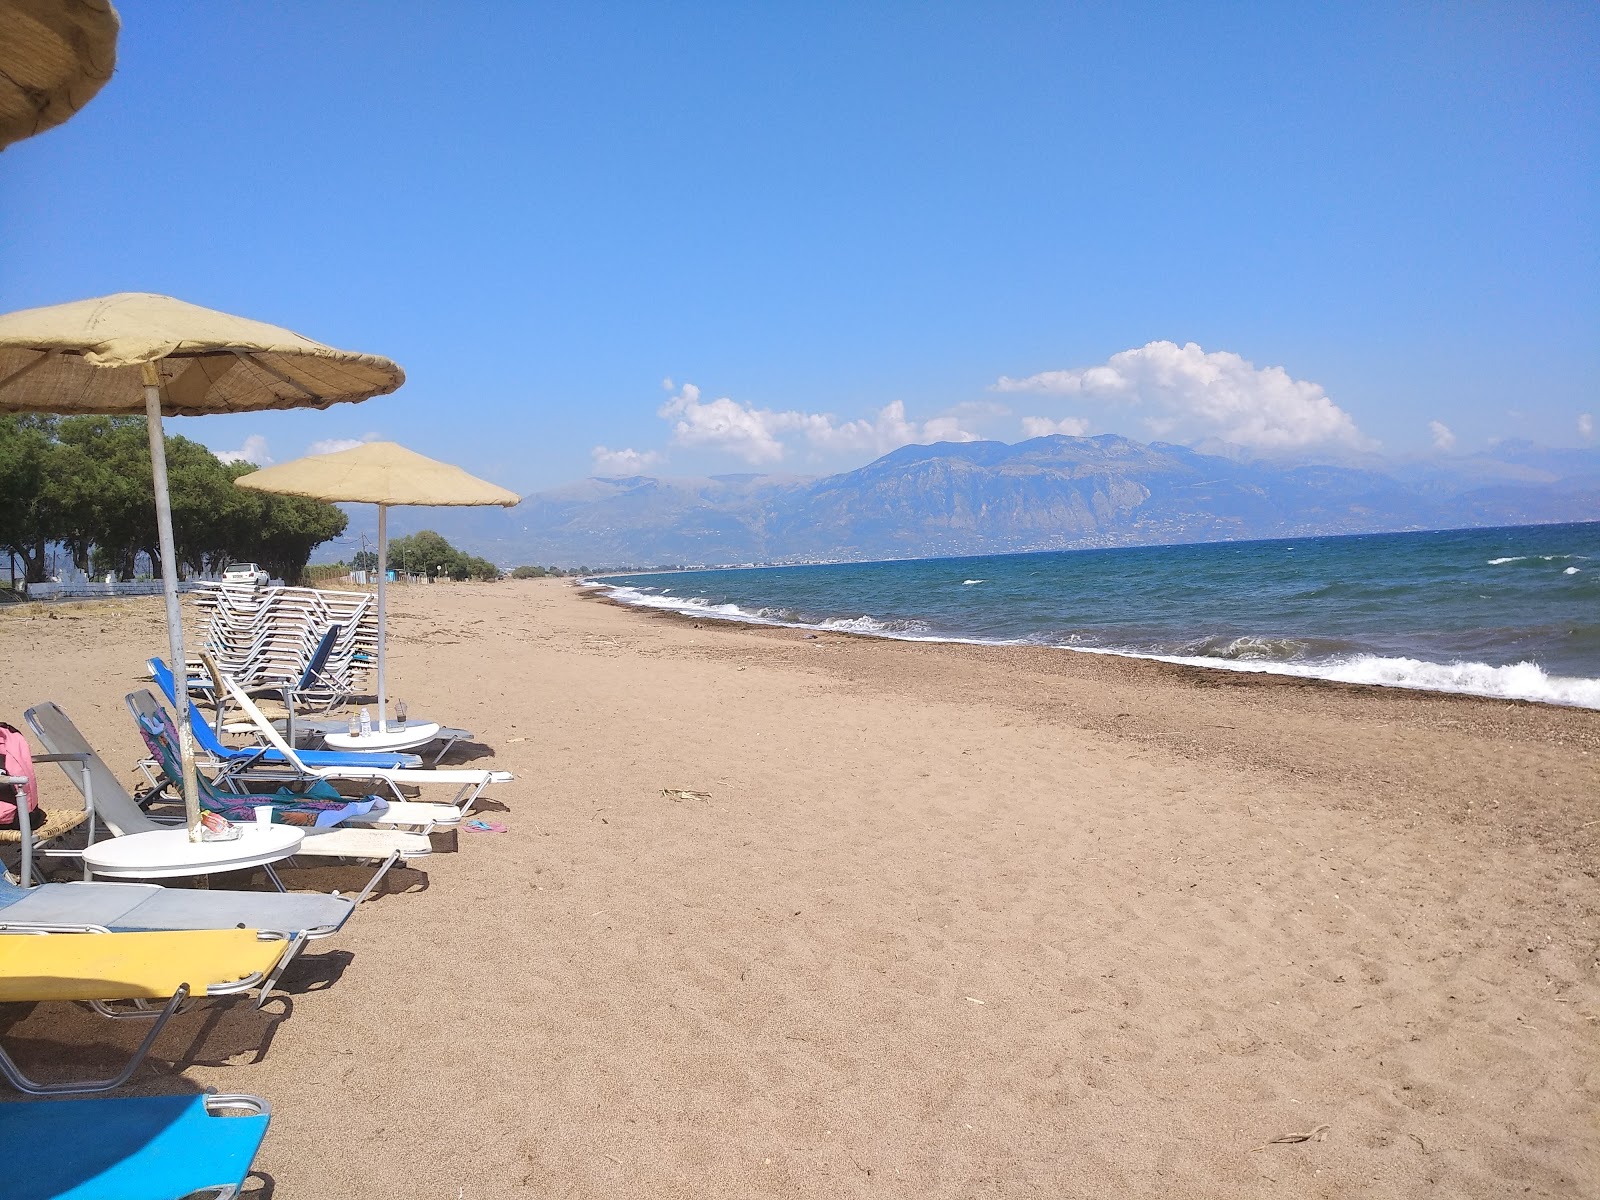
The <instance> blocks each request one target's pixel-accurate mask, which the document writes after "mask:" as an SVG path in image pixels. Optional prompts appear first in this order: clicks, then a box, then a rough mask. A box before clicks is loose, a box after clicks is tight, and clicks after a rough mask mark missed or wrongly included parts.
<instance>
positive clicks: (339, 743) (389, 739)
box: [322, 721, 439, 751]
mask: <svg viewBox="0 0 1600 1200" xmlns="http://www.w3.org/2000/svg"><path fill="white" fill-rule="evenodd" d="M438 736H439V723H438V722H437V721H407V722H406V723H405V724H404V725H399V726H395V725H391V726H389V728H388V729H374V730H373V731H372V732H371V733H357V734H351V733H349V732H348V731H347V732H345V733H325V734H323V735H322V743H323V745H325V746H327V747H328V749H330V750H356V751H361V750H377V751H386V750H387V751H393V750H414V749H415V748H416V747H418V746H426V745H427V744H428V743H429V742H431V741H433V740H434V738H436V737H438Z"/></svg>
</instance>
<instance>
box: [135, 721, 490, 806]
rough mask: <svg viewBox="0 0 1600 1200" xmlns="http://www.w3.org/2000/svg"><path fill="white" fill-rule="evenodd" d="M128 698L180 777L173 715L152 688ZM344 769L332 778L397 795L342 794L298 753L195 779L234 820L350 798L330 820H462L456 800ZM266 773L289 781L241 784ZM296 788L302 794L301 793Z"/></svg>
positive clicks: (159, 759) (147, 735) (170, 775)
mask: <svg viewBox="0 0 1600 1200" xmlns="http://www.w3.org/2000/svg"><path fill="white" fill-rule="evenodd" d="M127 702H128V710H129V711H130V712H132V713H133V719H134V720H135V721H137V722H138V723H139V732H140V733H141V734H142V735H143V737H144V739H145V745H146V746H147V747H148V748H149V750H150V753H151V756H152V758H153V759H154V760H155V762H156V764H157V766H158V767H159V768H160V770H161V774H162V775H163V777H164V778H165V779H166V781H167V782H169V783H176V782H177V778H178V772H179V770H180V768H179V765H178V764H179V758H178V736H177V729H176V728H175V727H174V725H173V721H172V717H171V715H170V714H169V713H168V712H167V710H166V709H164V708H162V707H161V705H160V703H159V702H158V701H157V700H156V698H155V697H154V696H153V695H151V694H150V693H149V692H148V691H138V692H129V693H128V696H127ZM327 769H329V770H331V769H332V768H327ZM343 770H344V771H347V772H348V774H347V775H337V776H330V777H328V778H340V779H347V780H348V781H350V782H354V783H358V784H360V785H362V786H363V787H366V786H370V785H374V784H376V785H378V786H381V787H383V788H385V789H387V790H388V791H390V792H392V793H393V794H394V796H395V799H393V800H388V799H386V798H380V797H378V796H375V795H368V796H366V797H364V799H363V800H361V801H353V800H348V799H347V798H345V797H340V796H339V795H338V793H337V792H335V791H334V790H333V788H332V786H331V784H329V783H328V782H327V780H326V779H324V778H323V777H320V776H316V775H310V774H307V773H306V771H305V770H304V768H302V767H299V766H298V765H297V763H296V762H295V761H294V760H293V759H291V760H289V761H288V763H287V764H286V766H285V767H284V768H273V767H254V768H250V769H249V770H248V771H236V772H235V773H233V774H230V775H225V776H221V777H219V782H213V781H212V780H210V779H207V778H206V777H205V775H204V774H203V773H197V774H196V782H197V784H198V785H199V788H200V800H201V803H202V804H203V805H204V806H205V807H206V808H208V809H210V810H211V811H213V812H217V813H221V814H222V815H223V816H225V817H227V818H228V819H229V820H230V821H232V820H251V819H252V818H253V814H254V810H255V808H256V806H257V805H271V806H272V807H273V808H274V810H276V811H275V815H282V814H285V813H293V812H294V809H295V808H296V806H306V807H308V808H311V809H315V808H316V807H325V808H328V809H333V808H336V807H338V806H339V805H340V803H341V802H344V803H347V804H349V805H350V807H349V808H347V809H344V810H343V811H341V812H340V813H339V816H338V818H337V821H328V822H326V823H327V824H336V823H340V824H348V825H404V826H407V827H409V828H413V829H416V830H417V831H418V832H420V833H432V832H433V830H434V829H435V827H439V828H449V827H452V826H454V825H456V824H458V823H460V821H461V810H460V809H459V808H457V807H456V806H454V805H452V804H429V803H419V802H417V801H411V800H405V799H403V798H402V797H401V794H400V792H399V790H398V788H397V787H396V785H395V784H393V783H391V782H389V781H387V780H385V779H383V778H382V777H381V776H374V775H373V774H372V773H371V772H370V771H362V770H359V769H356V768H343ZM285 771H287V774H285ZM263 779H265V780H267V782H268V786H269V787H270V786H271V785H272V784H274V783H276V784H280V785H285V784H286V785H288V786H286V787H283V788H281V790H279V791H275V792H261V791H256V792H246V791H245V790H244V789H243V787H242V786H240V785H241V784H243V783H244V782H245V781H246V780H255V781H258V782H259V781H261V780H263ZM221 783H226V784H227V785H228V786H230V787H233V788H235V789H236V790H234V791H224V790H223V789H222V787H221V786H220V784H221ZM307 787H309V788H312V789H315V790H316V792H317V793H318V794H321V793H327V798H325V799H316V798H313V797H312V796H311V795H308V794H304V793H303V792H301V789H303V788H307ZM297 792H301V794H299V795H297V794H296V793H297Z"/></svg>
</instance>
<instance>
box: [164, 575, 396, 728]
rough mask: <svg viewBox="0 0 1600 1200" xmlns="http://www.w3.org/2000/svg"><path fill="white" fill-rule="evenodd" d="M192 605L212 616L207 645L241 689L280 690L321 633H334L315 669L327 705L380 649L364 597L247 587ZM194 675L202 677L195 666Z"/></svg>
mask: <svg viewBox="0 0 1600 1200" xmlns="http://www.w3.org/2000/svg"><path fill="white" fill-rule="evenodd" d="M194 598H195V602H196V603H197V604H198V605H199V606H200V607H201V608H202V609H208V610H210V613H211V620H210V623H209V625H208V627H207V630H206V637H205V648H206V650H207V651H209V652H210V654H211V656H212V657H213V658H214V659H215V660H216V662H217V664H218V666H220V667H221V668H222V669H223V670H224V671H226V672H227V673H228V674H229V675H230V676H232V677H233V678H234V679H236V680H238V681H239V682H240V683H241V684H242V685H243V686H244V687H246V688H251V689H257V688H264V687H280V686H282V685H284V684H286V683H291V682H293V681H295V680H297V679H299V678H300V677H301V675H302V674H303V673H304V672H305V669H306V665H307V664H308V663H309V662H310V660H311V656H312V654H313V653H314V652H315V651H316V649H317V646H318V643H319V642H321V640H322V637H323V635H324V634H325V633H326V632H327V631H328V630H329V629H330V628H333V627H337V628H338V630H339V634H338V636H337V638H336V639H335V641H334V644H333V647H332V651H331V653H330V654H329V656H328V661H327V663H326V665H325V666H324V668H323V669H322V670H321V671H320V672H319V690H320V692H321V697H320V698H321V699H323V700H325V701H327V702H332V701H334V700H336V699H339V698H341V697H342V696H344V695H349V694H350V693H352V692H354V691H356V690H358V686H359V685H361V684H362V683H363V682H364V680H365V677H366V672H367V671H368V670H369V669H370V667H371V664H372V662H373V659H374V657H375V655H376V652H377V638H378V626H377V610H376V603H375V601H374V600H373V597H372V596H371V594H369V593H367V592H343V591H331V590H326V589H321V588H300V587H269V588H252V587H241V586H237V585H229V584H211V585H206V586H204V587H202V588H197V589H196V590H195V592H194ZM190 675H191V677H192V678H193V677H204V675H205V671H204V668H203V667H202V665H201V664H200V663H199V662H198V661H195V662H191V664H190Z"/></svg>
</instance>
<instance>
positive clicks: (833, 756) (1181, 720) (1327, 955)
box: [0, 580, 1600, 1200]
mask: <svg viewBox="0 0 1600 1200" xmlns="http://www.w3.org/2000/svg"><path fill="white" fill-rule="evenodd" d="M390 629H391V651H392V654H391V660H390V664H391V666H390V670H391V677H392V683H391V693H392V694H394V695H398V696H400V697H403V698H405V699H406V700H408V701H409V702H410V704H411V708H412V711H413V713H415V714H416V715H418V716H419V717H428V718H433V719H441V720H445V721H447V722H449V723H452V724H459V725H464V726H466V727H468V728H471V729H474V730H475V731H477V733H478V735H479V742H480V744H479V745H477V746H476V747H473V748H471V749H469V750H467V751H464V752H461V753H457V754H456V755H455V756H454V757H453V759H452V762H454V763H458V764H465V763H468V762H471V763H475V764H479V765H490V764H492V765H494V766H495V767H499V768H505V769H509V770H512V771H515V772H516V774H517V777H518V778H517V782H516V783H515V784H512V785H509V786H505V787H501V788H498V789H494V790H493V791H492V792H491V793H490V795H491V797H492V799H491V801H490V803H489V804H488V805H487V808H488V809H489V810H490V811H488V812H487V813H486V815H487V816H490V817H492V818H493V819H495V820H498V821H502V822H504V824H506V825H507V826H508V827H509V831H508V832H507V833H505V834H492V833H490V834H484V833H470V832H463V833H461V834H460V835H459V845H452V844H451V841H450V839H448V838H445V839H441V847H440V848H441V851H442V852H440V853H436V854H434V855H432V856H430V857H429V858H428V859H425V860H422V869H419V870H409V871H397V872H395V875H394V877H393V882H392V884H391V886H390V888H389V889H388V891H387V892H386V893H385V894H382V895H380V896H379V897H377V898H375V899H374V900H372V901H369V902H368V903H367V904H366V905H365V906H364V907H363V908H362V910H361V911H360V912H358V913H357V914H356V916H355V918H354V919H353V920H352V921H351V923H350V924H349V926H348V927H347V928H346V930H345V931H344V933H343V934H342V935H340V936H339V937H338V938H336V939H332V940H330V941H328V942H324V943H321V944H319V946H318V947H316V948H314V949H313V950H312V951H311V952H310V953H308V954H307V955H306V956H305V957H304V958H302V960H301V961H300V962H299V963H297V964H296V966H295V967H294V968H293V969H292V970H291V971H290V972H289V974H288V975H287V976H286V978H285V990H286V991H287V992H288V996H287V997H286V998H279V999H275V1000H273V1001H271V1002H270V1003H268V1005H267V1006H266V1007H265V1009H263V1010H262V1011H260V1012H257V1011H255V1010H254V1009H253V1008H251V1007H250V1006H249V1004H247V1003H242V1002H221V1003H215V1004H212V1005H209V1006H202V1007H200V1008H198V1009H196V1010H195V1011H194V1012H192V1013H190V1014H187V1015H185V1016H183V1017H181V1018H179V1019H178V1020H176V1021H174V1022H173V1024H172V1026H171V1027H170V1028H169V1029H168V1031H167V1032H166V1033H165V1034H164V1036H163V1038H162V1040H161V1042H160V1043H159V1044H158V1045H157V1048H156V1051H155V1054H154V1057H153V1061H152V1064H151V1065H150V1066H148V1067H146V1068H145V1069H144V1070H143V1071H142V1072H141V1073H140V1074H139V1075H138V1076H137V1078H136V1085H137V1089H138V1090H143V1091H185V1090H188V1091H192V1090H195V1089H197V1088H213V1089H218V1090H222V1091H242V1092H254V1093H257V1094H260V1095H262V1096H265V1097H267V1098H268V1099H269V1100H270V1101H271V1102H272V1104H273V1106H274V1117H273V1123H272V1127H271V1131H270V1133H269V1134H268V1137H267V1141H266V1143H265V1145H264V1146H263V1149H262V1153H261V1155H260V1157H259V1158H258V1160H257V1167H258V1170H259V1171H260V1172H261V1173H262V1175H263V1176H264V1177H265V1178H264V1179H261V1180H257V1181H256V1182H257V1184H258V1188H259V1190H258V1192H257V1193H256V1194H258V1195H265V1194H271V1195H274V1196H276V1197H278V1198H279V1200H287V1198H299V1197H317V1198H336V1197H377V1196H384V1197H389V1196H393V1197H438V1198H440V1200H458V1198H459V1200H481V1198H489V1197H500V1196H541V1197H543V1196H549V1197H613V1196H641V1197H657V1196H661V1197H685V1198H689V1197H695V1198H698V1197H838V1196H862V1197H867V1196H871V1197H951V1198H956V1197H962V1198H966V1197H1033V1196H1038V1197H1064V1196H1071V1197H1123V1196H1128V1197H1133V1196H1141V1197H1142V1196H1167V1197H1190V1196H1192V1197H1216V1196H1230V1197H1232V1196H1239V1197H1257V1196H1259V1197H1283V1196H1301V1197H1336V1196H1378V1197H1384V1196H1396V1197H1399V1196H1405V1197H1412V1196H1417V1197H1420V1196H1467V1197H1486V1198H1487V1197H1503V1196H1508V1195H1527V1196H1585V1195H1587V1196H1593V1195H1595V1194H1600V1103H1597V1101H1600V963H1597V959H1600V934H1597V933H1596V916H1597V915H1600V889H1597V886H1596V878H1595V872H1596V868H1597V863H1600V858H1597V853H1596V849H1597V842H1600V811H1597V806H1596V801H1597V799H1600V713H1596V712H1593V711H1586V710H1576V709H1560V708H1553V707H1544V706H1536V705H1529V704H1522V703H1514V702H1504V701H1488V700H1481V699H1472V698H1464V697H1453V696H1444V695H1435V694H1426V693H1417V692H1402V691H1392V690H1391V691H1384V690H1378V689H1371V688H1360V687H1354V686H1348V685H1339V684H1327V683H1318V682H1309V681H1297V680H1292V679H1285V678H1278V677H1270V676H1248V675H1237V674H1229V673H1224V672H1206V671H1201V670H1196V669H1187V668H1181V667H1171V666H1167V665H1164V664H1159V663H1147V662H1138V661H1132V660H1126V659H1115V658H1107V657H1100V656H1088V655H1078V654H1073V653H1069V652H1064V651H1051V650H1023V649H1012V648H992V647H973V646H957V645H926V644H908V643H897V642H891V641H884V640H871V639H864V638H855V637H849V636H844V635H832V634H824V635H820V636H808V635H806V634H804V633H802V632H800V631H797V630H778V629H755V628H748V627H737V626H729V625H726V624H721V623H716V622H707V621H701V622H699V623H698V624H697V623H695V622H693V621H690V620H687V619H684V618H680V617H676V616H667V615H660V614H654V615H652V614H647V613H644V612H639V611H630V610H625V609H622V608H620V607H618V606H615V605H613V604H609V603H607V602H604V601H602V600H598V599H595V598H592V597H586V596H585V595H584V594H583V593H582V592H581V590H580V589H578V588H575V587H573V586H572V585H570V584H568V583H566V582H565V581H554V580H551V581H530V582H525V583H511V582H503V583H499V584H484V585H471V584H466V585H454V586H438V587H431V588H427V587H418V588H409V589H397V591H396V592H395V593H394V594H393V595H392V596H391V625H390ZM164 650H165V641H164V633H163V626H162V621H161V614H160V608H159V601H158V600H152V601H149V602H132V601H122V602H109V603H107V604H105V605H102V606H98V607H97V606H92V605H79V606H70V607H67V606H63V607H60V608H56V609H49V610H46V609H42V608H40V607H37V606H33V607H30V608H28V609H27V610H12V611H0V655H3V658H4V661H5V663H6V665H7V669H6V671H5V673H4V675H3V677H0V717H3V718H4V719H6V720H9V721H12V722H13V723H16V724H19V725H20V724H21V716H22V711H23V710H24V709H25V708H26V707H28V706H29V705H31V704H34V703H37V702H39V701H42V700H47V699H49V700H55V701H57V702H59V703H60V704H61V705H62V707H63V708H64V709H65V710H66V711H67V713H68V714H69V715H71V716H72V717H73V718H74V719H75V720H76V722H77V723H78V725H79V726H80V728H81V729H83V730H84V732H85V733H86V734H88V735H89V737H90V739H91V740H92V741H93V742H94V743H95V744H96V746H97V748H98V749H99V750H100V752H101V753H102V754H103V755H104V756H105V757H106V758H107V760H108V761H109V762H110V763H111V764H112V765H113V767H115V768H116V769H118V770H119V771H124V772H126V773H128V774H129V776H130V778H131V767H132V764H133V762H134V759H135V757H136V755H137V753H138V738H137V734H136V731H135V729H134V726H133V723H132V720H131V719H130V718H129V717H128V715H127V712H126V710H125V708H124V706H123V696H124V694H125V693H126V692H128V691H130V690H132V689H133V688H135V687H138V686H145V685H143V684H141V683H139V677H140V675H141V673H142V665H143V662H144V660H145V658H146V657H148V656H149V655H151V654H154V653H164ZM54 770H55V769H54V768H47V769H44V770H42V771H41V779H42V780H43V781H44V784H45V786H44V802H45V804H46V806H47V807H50V806H55V805H66V804H69V803H72V802H73V801H72V799H71V797H75V793H73V792H72V791H71V790H70V789H69V787H68V786H67V784H66V781H65V780H64V779H62V778H61V777H60V776H59V775H56V774H52V773H48V772H54ZM664 789H668V790H671V791H678V792H684V793H702V794H703V795H704V798H700V797H697V796H694V795H679V796H674V795H668V794H664ZM286 878H287V879H289V881H290V886H291V887H294V886H297V885H298V886H305V887H321V888H323V889H331V888H334V887H344V888H350V887H352V886H359V881H360V878H361V873H360V872H359V871H357V870H355V869H348V870H344V869H327V868H322V869H316V870H301V871H292V872H289V873H287V875H286ZM256 882H257V883H258V884H259V880H258V881H256ZM222 884H226V885H227V886H249V885H250V881H249V880H241V879H238V878H237V877H228V878H226V879H224V880H221V881H220V882H219V885H222ZM0 1036H3V1037H4V1038H5V1040H6V1043H7V1045H8V1046H11V1047H13V1048H14V1050H15V1051H16V1053H17V1054H18V1057H19V1058H20V1059H22V1060H23V1062H24V1065H33V1066H35V1067H37V1068H39V1069H40V1070H41V1071H45V1070H48V1069H49V1064H50V1063H51V1062H52V1061H54V1060H59V1061H64V1062H70V1063H72V1064H74V1066H84V1067H87V1066H90V1065H92V1064H94V1063H95V1062H96V1061H97V1057H96V1053H95V1052H94V1051H93V1049H92V1047H94V1046H97V1045H98V1046H101V1047H110V1048H113V1049H116V1048H123V1047H128V1046H131V1045H133V1044H135V1043H136V1041H137V1038H138V1031H137V1030H133V1029H127V1028H123V1027H121V1025H120V1024H115V1025H114V1024H113V1023H111V1022H107V1021H104V1020H101V1019H99V1018H97V1017H93V1016H90V1015H88V1014H80V1013H78V1012H76V1011H75V1010H69V1009H67V1008H66V1007H64V1006H60V1005H55V1006H49V1007H46V1008H37V1009H32V1010H29V1009H28V1008H26V1007H22V1006H5V1007H0ZM86 1046H88V1047H91V1049H89V1050H86V1049H85V1047H86ZM1313 1131H1317V1132H1315V1133H1313ZM1305 1134H1313V1136H1311V1137H1310V1138H1309V1139H1305V1140H1300V1141H1279V1140H1275V1139H1282V1138H1285V1137H1288V1136H1291V1135H1305ZM269 1182H270V1188H269V1187H268V1184H269Z"/></svg>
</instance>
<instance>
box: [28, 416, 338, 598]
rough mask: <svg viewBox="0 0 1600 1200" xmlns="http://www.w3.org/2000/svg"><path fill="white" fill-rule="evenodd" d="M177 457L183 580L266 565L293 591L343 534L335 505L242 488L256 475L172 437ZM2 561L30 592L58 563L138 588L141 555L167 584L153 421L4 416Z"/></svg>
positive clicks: (174, 496)
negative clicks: (9, 559)
mask: <svg viewBox="0 0 1600 1200" xmlns="http://www.w3.org/2000/svg"><path fill="white" fill-rule="evenodd" d="M166 449H167V482H168V492H169V495H170V498H171V501H172V536H173V549H174V551H175V553H176V556H177V559H178V567H179V572H180V574H181V573H183V572H184V571H185V570H186V571H188V572H189V573H191V574H196V575H206V574H215V573H216V572H218V571H220V570H222V568H223V567H224V566H226V565H227V564H228V563H229V562H256V563H259V564H260V565H261V566H262V567H263V568H264V569H265V570H267V571H268V572H270V573H271V574H272V575H273V576H275V577H278V578H281V579H285V580H288V581H290V582H294V581H296V580H298V579H299V578H300V575H301V572H302V571H303V570H304V569H305V565H306V562H307V560H308V559H309V558H310V557H311V552H312V550H314V549H315V548H316V547H317V546H319V545H321V544H322V543H323V542H325V541H327V540H329V539H330V538H335V537H338V536H339V535H340V534H341V533H343V532H344V529H345V524H346V517H345V515H344V513H343V512H342V511H341V510H340V509H339V508H337V507H336V506H335V505H332V504H327V503H324V502H323V501H321V500H308V499H304V498H302V497H298V496H275V495H270V494H268V493H265V492H247V491H245V490H244V489H242V488H237V487H234V486H233V481H234V480H235V479H237V478H239V477H240V476H241V475H247V474H249V473H250V472H251V471H254V470H255V469H256V467H255V466H254V465H253V464H251V463H224V462H223V461H221V460H220V459H219V458H217V456H216V455H215V454H213V453H211V451H210V450H208V449H206V448H205V447H204V446H202V445H200V444H199V443H198V442H191V441H190V440H189V439H188V438H184V437H176V436H173V435H171V434H168V435H167V438H166ZM0 551H4V552H6V553H8V554H10V555H12V556H14V561H17V562H19V563H20V564H21V566H22V568H23V571H24V573H25V577H26V579H27V581H28V582H29V583H43V582H45V581H46V580H47V579H49V578H50V574H51V569H50V568H51V556H52V552H53V551H56V552H64V553H65V554H66V555H67V556H68V557H69V558H70V560H71V562H72V565H73V566H75V567H77V568H78V569H79V570H80V571H82V572H84V574H86V575H88V576H90V577H91V578H94V577H98V576H104V575H107V574H111V575H115V576H116V577H118V578H119V579H131V578H133V577H134V575H135V572H136V563H137V561H138V559H139V556H140V555H146V556H148V558H149V560H150V567H151V573H152V574H159V572H160V570H161V551H160V546H159V543H158V540H157V537H156V512H155V500H154V493H153V485H152V482H151V470H150V443H149V439H148V435H147V434H146V431H145V419H144V418H143V417H99V416H72V417H51V416H33V415H18V414H3V415H0Z"/></svg>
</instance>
